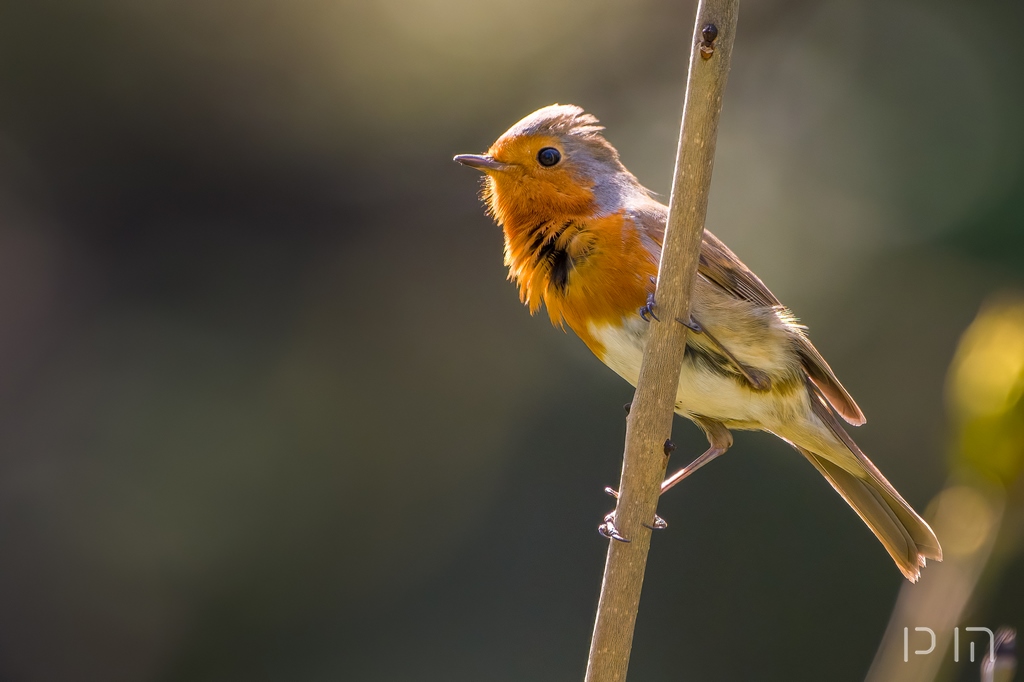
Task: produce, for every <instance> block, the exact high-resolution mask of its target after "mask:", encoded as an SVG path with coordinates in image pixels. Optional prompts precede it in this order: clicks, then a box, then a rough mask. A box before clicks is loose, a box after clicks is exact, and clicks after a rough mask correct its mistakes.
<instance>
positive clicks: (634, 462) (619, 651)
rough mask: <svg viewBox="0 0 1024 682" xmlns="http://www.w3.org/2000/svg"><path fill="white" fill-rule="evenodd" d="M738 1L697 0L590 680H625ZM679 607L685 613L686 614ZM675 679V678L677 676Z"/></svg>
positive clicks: (683, 344)
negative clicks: (653, 316) (653, 313)
mask: <svg viewBox="0 0 1024 682" xmlns="http://www.w3.org/2000/svg"><path fill="white" fill-rule="evenodd" d="M738 13H739V0H701V1H700V4H699V6H698V7H697V21H696V24H695V25H694V31H693V42H692V45H691V50H690V69H689V75H688V77H687V81H686V100H685V103H684V104H683V123H682V130H681V131H680V134H679V150H678V152H677V155H676V168H675V176H674V178H673V181H672V195H671V199H670V200H669V214H668V225H667V226H666V230H665V239H664V245H663V248H662V252H661V263H660V264H659V268H658V285H657V290H656V293H655V298H656V300H657V306H658V307H657V313H658V317H659V318H660V319H661V322H660V323H659V322H652V323H651V330H650V334H649V336H648V342H647V347H646V349H645V350H644V359H643V364H642V365H641V368H640V378H639V381H638V382H637V388H636V393H635V394H634V397H633V404H632V407H631V409H630V413H629V418H628V421H627V426H626V448H625V453H624V455H623V460H622V479H621V481H620V483H619V497H618V504H617V505H616V508H615V526H616V528H617V529H618V531H619V532H620V533H622V535H623V536H625V537H626V538H628V539H629V540H630V542H617V541H614V540H613V541H611V542H610V543H609V547H608V557H607V560H606V562H605V569H604V580H603V582H602V585H601V598H600V602H599V603H598V607H597V618H596V620H595V622H594V635H593V638H592V640H591V643H590V658H589V660H588V661H587V676H586V680H587V682H622V681H623V680H625V679H626V670H627V668H628V666H629V653H630V650H631V648H632V645H633V629H634V626H635V624H636V615H637V609H638V608H639V605H640V591H641V588H642V587H643V581H644V571H645V569H646V567H647V551H648V549H649V548H650V543H651V530H649V529H648V528H647V527H645V524H646V525H650V524H651V523H653V520H654V514H655V512H656V511H657V506H658V497H659V492H660V487H659V486H660V484H661V480H662V478H664V476H665V468H666V466H667V464H668V456H667V455H666V454H665V443H666V441H667V440H668V438H669V436H671V434H672V415H673V412H674V408H675V398H676V387H677V385H678V383H679V373H680V370H681V369H682V364H683V351H684V349H685V347H686V332H687V329H686V327H685V326H683V325H682V324H679V323H678V322H675V321H674V320H676V318H679V319H683V320H686V319H689V309H690V295H691V293H692V291H693V282H694V278H695V276H696V273H697V262H698V259H699V256H700V244H701V237H702V235H703V233H704V219H705V216H706V215H707V207H708V193H709V190H710V187H711V170H712V166H713V165H714V159H715V142H716V139H717V136H718V119H719V114H720V113H721V110H722V94H723V92H724V91H725V83H726V79H727V77H728V74H729V60H730V57H731V55H732V46H733V41H734V39H735V34H736V19H737V15H738ZM680 615H682V614H680ZM676 679H678V678H676Z"/></svg>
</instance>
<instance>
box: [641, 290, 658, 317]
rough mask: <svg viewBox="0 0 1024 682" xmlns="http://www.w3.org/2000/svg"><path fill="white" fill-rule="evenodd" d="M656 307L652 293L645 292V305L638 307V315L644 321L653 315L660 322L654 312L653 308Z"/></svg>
mask: <svg viewBox="0 0 1024 682" xmlns="http://www.w3.org/2000/svg"><path fill="white" fill-rule="evenodd" d="M657 307H658V304H657V303H656V302H655V301H654V294H647V305H645V306H644V307H642V308H640V317H641V318H643V321H644V322H650V321H651V320H650V319H648V317H653V318H654V319H655V320H657V321H658V322H661V320H659V319H658V316H657V315H655V314H654V309H655V308H657Z"/></svg>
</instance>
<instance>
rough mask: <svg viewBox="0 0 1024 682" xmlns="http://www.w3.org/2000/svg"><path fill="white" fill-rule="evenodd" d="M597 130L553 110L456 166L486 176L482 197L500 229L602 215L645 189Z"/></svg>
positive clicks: (571, 110)
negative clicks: (532, 222) (518, 223)
mask: <svg viewBox="0 0 1024 682" xmlns="http://www.w3.org/2000/svg"><path fill="white" fill-rule="evenodd" d="M601 130H603V128H602V127H601V126H599V125H598V124H597V119H596V118H594V117H593V116H591V115H590V114H587V113H584V111H583V109H581V108H580V107H577V106H573V105H561V104H552V105H551V106H547V107H544V108H543V109H538V110H537V111H535V112H533V113H532V114H530V115H529V116H527V117H526V118H524V119H523V120H521V121H519V122H518V123H516V124H515V125H514V126H512V127H511V128H509V129H508V130H507V131H506V132H505V133H504V134H503V135H502V136H501V137H499V138H498V139H497V140H496V141H495V142H494V144H492V145H491V147H490V149H488V150H487V153H486V154H460V155H458V156H456V157H455V160H456V161H458V162H459V163H461V164H463V165H465V166H470V167H471V168H476V169H478V170H481V171H483V172H484V173H486V178H485V184H484V191H483V195H482V197H483V200H484V202H485V203H486V204H487V206H488V209H489V211H490V213H491V215H492V216H493V217H494V219H495V220H496V221H497V222H498V224H500V225H505V226H506V227H508V225H509V223H510V222H524V223H525V222H529V221H534V220H549V219H555V218H561V217H577V216H584V217H589V216H599V215H607V214H609V213H614V212H616V211H618V210H620V209H621V208H622V207H623V205H624V204H625V203H626V201H627V199H628V197H629V196H630V195H631V194H632V193H642V194H643V195H644V196H647V190H645V189H644V188H643V187H642V186H641V185H640V183H638V182H637V180H636V178H635V177H633V175H632V174H631V173H630V172H629V171H627V170H626V168H625V167H624V166H623V165H622V163H621V162H620V161H619V153H618V152H617V151H616V150H615V147H613V146H612V145H611V144H609V143H608V141H607V140H605V139H604V137H603V136H602V135H601Z"/></svg>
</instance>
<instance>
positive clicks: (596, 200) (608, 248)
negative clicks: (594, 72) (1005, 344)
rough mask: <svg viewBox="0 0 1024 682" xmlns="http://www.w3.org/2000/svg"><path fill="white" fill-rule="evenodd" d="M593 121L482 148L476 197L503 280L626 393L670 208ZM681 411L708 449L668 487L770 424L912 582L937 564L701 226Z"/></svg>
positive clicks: (817, 382)
mask: <svg viewBox="0 0 1024 682" xmlns="http://www.w3.org/2000/svg"><path fill="white" fill-rule="evenodd" d="M602 130H603V128H602V127H601V126H599V125H598V121H597V119H596V118H594V117H593V116H591V115H590V114H587V113H585V112H584V111H583V110H582V109H581V108H579V107H577V106H571V105H558V104H555V105H551V106H548V107H544V108H542V109H539V110H537V111H535V112H533V113H532V114H530V115H529V116H527V117H526V118H524V119H523V120H521V121H519V122H518V123H516V124H515V125H514V126H512V127H511V128H509V130H508V131H506V132H505V134H503V135H502V136H501V137H499V138H498V140H497V141H496V142H495V143H494V144H492V145H491V147H490V149H489V150H488V151H487V153H486V154H460V155H458V156H456V157H455V161H458V162H459V163H461V164H463V165H465V166H470V167H472V168H476V169H478V170H481V171H483V172H484V174H485V177H484V185H483V191H482V194H481V198H482V200H483V202H484V204H486V206H487V211H488V213H489V214H490V215H491V217H493V218H494V220H495V222H497V223H498V225H500V226H501V228H502V230H503V232H504V236H505V264H506V265H507V266H508V268H509V279H510V280H512V281H513V282H515V283H516V285H518V287H519V296H520V299H521V300H522V301H523V303H524V304H526V305H527V306H528V307H529V309H530V312H531V314H532V313H536V312H537V311H538V310H539V309H540V308H541V306H543V307H544V308H545V309H546V310H547V313H548V316H549V317H550V318H551V322H552V323H553V324H555V325H561V326H564V325H568V326H569V328H571V329H572V330H573V331H574V332H575V333H576V335H577V336H579V337H580V339H581V340H582V341H583V343H585V344H586V345H587V347H588V348H590V350H591V351H593V353H594V354H595V355H596V356H597V357H598V358H599V359H600V360H601V361H602V362H603V363H605V364H606V365H608V367H610V368H611V369H612V370H614V371H615V372H616V373H617V374H619V376H621V377H622V378H624V379H625V380H626V381H628V382H630V383H631V384H633V385H634V386H635V385H636V383H637V379H638V377H639V375H640V363H641V360H642V359H643V353H644V347H645V345H646V339H647V334H648V328H649V324H650V320H651V319H652V318H653V319H657V318H656V315H657V308H656V303H655V301H654V298H653V295H654V283H655V281H656V280H655V277H656V276H657V272H658V261H659V258H660V255H661V245H662V238H663V236H664V233H665V222H666V219H667V216H668V209H667V208H666V207H665V205H663V204H661V203H660V202H658V201H657V200H655V199H654V198H652V196H651V192H650V191H649V190H647V189H646V188H645V187H644V186H643V185H641V184H640V183H639V181H638V180H637V179H636V177H634V176H633V174H632V173H630V172H629V171H628V170H626V168H625V166H623V165H622V163H621V162H620V161H619V154H618V152H617V151H616V149H615V147H613V146H612V145H611V144H610V143H609V142H608V141H607V140H606V139H605V138H604V136H603V135H602V133H601V131H602ZM694 287H695V288H694V291H693V295H692V302H691V308H692V310H691V318H690V319H689V320H686V321H684V323H685V324H686V325H687V326H688V327H689V328H690V329H691V330H692V331H693V333H691V334H689V335H688V336H687V345H686V352H685V356H684V360H683V367H682V370H681V372H680V375H679V385H678V388H677V390H676V405H675V411H676V413H677V414H679V415H682V416H684V417H686V418H687V419H690V420H692V421H693V422H694V423H696V424H697V426H699V427H700V428H701V429H702V430H703V431H704V433H705V434H706V435H707V438H708V443H709V445H710V447H709V448H708V450H707V452H705V453H704V454H702V455H701V456H699V457H698V458H697V459H695V460H694V461H693V462H692V463H690V464H689V465H688V466H686V467H684V468H683V469H681V470H680V471H678V472H676V473H675V474H673V475H671V476H670V477H669V478H668V479H666V480H665V481H664V482H663V483H662V486H661V490H662V492H664V491H666V490H668V489H669V488H671V487H672V486H674V485H676V484H677V483H679V482H680V481H682V480H683V479H684V478H686V477H687V476H689V475H690V474H692V473H693V472H694V471H696V470H697V469H699V468H700V467H702V466H704V465H705V464H707V463H708V462H710V461H711V460H713V459H715V458H716V457H719V456H721V455H722V454H723V453H725V452H726V451H727V450H728V449H729V447H730V446H731V445H732V435H731V433H730V430H731V429H747V430H751V429H756V430H762V431H767V432H769V433H773V434H775V435H776V436H778V437H779V438H782V439H783V440H785V441H786V442H787V443H789V444H790V445H792V446H793V447H794V448H796V450H797V451H798V452H799V453H800V454H802V455H803V456H804V457H806V458H807V460H808V461H809V462H810V463H811V464H812V465H813V466H814V467H815V468H816V469H817V470H818V471H819V472H820V473H821V474H822V475H823V476H824V477H825V478H826V479H827V480H828V482H829V483H831V484H832V487H834V488H835V489H836V491H838V492H839V494H840V495H842V496H843V499H845V500H846V501H847V502H848V503H849V504H850V506H851V507H853V509H854V511H856V512H857V514H858V515H859V516H860V518H861V519H863V520H864V523H866V524H867V525H868V527H869V528H870V529H871V530H872V532H874V534H875V535H876V536H877V537H878V539H879V540H880V541H881V542H882V545H884V546H885V548H886V550H888V552H889V554H890V555H891V556H892V558H893V560H894V561H895V562H896V565H897V566H898V567H899V569H900V571H902V572H903V575H904V576H906V577H907V579H908V580H911V581H917V579H918V578H919V576H920V569H921V567H922V566H924V565H925V560H926V559H935V560H940V561H941V559H942V549H941V548H940V546H939V542H938V540H937V538H936V537H935V533H934V532H933V531H932V529H931V528H930V527H929V526H928V524H927V523H926V522H925V521H924V519H922V518H921V517H920V516H919V515H918V514H917V512H915V511H914V510H913V508H912V507H911V506H910V505H909V504H907V502H906V501H905V500H904V499H903V497H901V496H900V494H899V493H898V492H897V491H896V489H895V488H893V486H892V485H891V484H890V483H889V481H887V480H886V479H885V477H884V476H883V475H882V473H881V472H880V471H879V470H878V468H877V467H876V466H875V465H874V464H872V463H871V460H869V459H868V458H867V456H866V455H865V454H864V453H863V452H861V450H860V448H859V447H857V444H856V443H854V442H853V439H852V438H850V436H849V435H848V434H847V433H846V430H845V429H844V428H843V426H842V424H841V422H840V418H842V419H844V420H846V421H847V422H848V423H850V424H853V425H854V426H859V425H860V424H863V423H864V421H865V418H864V414H863V413H862V412H861V410H860V408H859V407H858V406H857V403H855V402H854V400H853V398H852V397H850V394H849V393H848V392H847V391H846V389H845V388H843V385H842V384H841V383H839V380H838V379H837V378H836V376H835V374H834V373H833V372H832V369H831V368H830V367H829V366H828V363H826V362H825V359H824V358H823V357H822V356H821V354H820V353H818V351H817V349H815V347H814V346H813V345H812V344H811V342H810V340H809V339H808V338H807V334H806V328H805V327H803V326H802V325H800V324H798V322H797V319H796V318H795V317H794V316H793V314H792V313H791V312H790V311H789V309H787V308H786V307H785V306H783V305H782V304H781V303H780V302H779V300H778V299H777V298H775V296H774V295H773V294H772V293H771V291H769V290H768V287H766V286H765V285H764V284H763V283H762V282H761V280H760V279H759V278H758V277H757V275H755V274H754V273H753V272H752V271H751V270H750V269H749V268H748V267H747V266H746V265H744V264H743V262H742V261H741V260H740V259H739V258H737V257H736V255H735V254H734V253H733V252H732V251H731V250H729V248H728V247H727V246H726V245H725V244H723V243H722V242H721V240H719V239H718V238H717V237H715V236H714V235H713V234H711V233H710V232H708V231H707V230H705V231H704V237H703V242H702V244H701V253H700V263H699V266H698V270H697V278H696V282H695V285H694Z"/></svg>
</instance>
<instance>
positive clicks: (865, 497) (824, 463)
mask: <svg viewBox="0 0 1024 682" xmlns="http://www.w3.org/2000/svg"><path fill="white" fill-rule="evenodd" d="M797 450H799V451H800V453H801V454H802V455H803V456H804V457H806V458H807V459H808V461H810V463H811V464H813V465H814V468H816V469H817V470H818V471H819V472H821V475H822V476H824V477H825V478H826V479H827V480H828V482H829V483H831V484H832V487H833V488H835V489H836V491H837V492H838V493H839V494H840V495H842V496H843V499H845V500H846V502H847V503H848V504H849V505H850V506H851V507H853V510H854V511H855V512H857V515H858V516H860V518H861V519H862V520H863V521H864V523H865V524H867V526H868V528H870V529H871V531H872V532H873V533H874V534H875V537H877V538H878V539H879V540H880V541H881V542H882V545H883V546H884V547H885V549H886V550H887V551H888V552H889V555H890V556H891V557H892V558H893V561H895V562H896V565H897V566H898V567H899V569H900V571H901V572H902V573H903V575H905V576H906V577H907V580H910V581H911V582H917V579H918V578H919V577H920V576H921V567H922V566H924V565H925V560H926V559H935V560H936V561H941V560H942V549H941V548H940V547H939V541H938V539H937V538H936V537H935V533H934V532H932V529H931V528H930V527H929V526H928V524H927V523H926V522H925V520H924V519H922V518H921V517H920V516H918V515H917V513H916V512H915V511H914V510H913V509H912V508H911V507H910V505H909V504H907V503H906V501H905V500H904V499H903V498H902V497H900V496H899V495H898V494H896V495H893V494H892V493H890V490H891V488H892V487H891V486H889V485H885V486H882V485H879V484H878V482H877V481H875V480H874V478H873V477H871V476H865V477H864V478H861V477H858V476H856V475H854V474H851V473H850V472H849V471H847V470H846V469H844V468H842V467H841V466H839V465H838V464H835V463H833V462H831V461H829V460H828V459H826V458H824V457H821V456H818V455H816V454H814V453H813V452H810V451H809V450H805V449H804V448H801V447H797ZM865 473H867V472H865ZM883 480H884V479H883ZM886 483H888V482H886Z"/></svg>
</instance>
